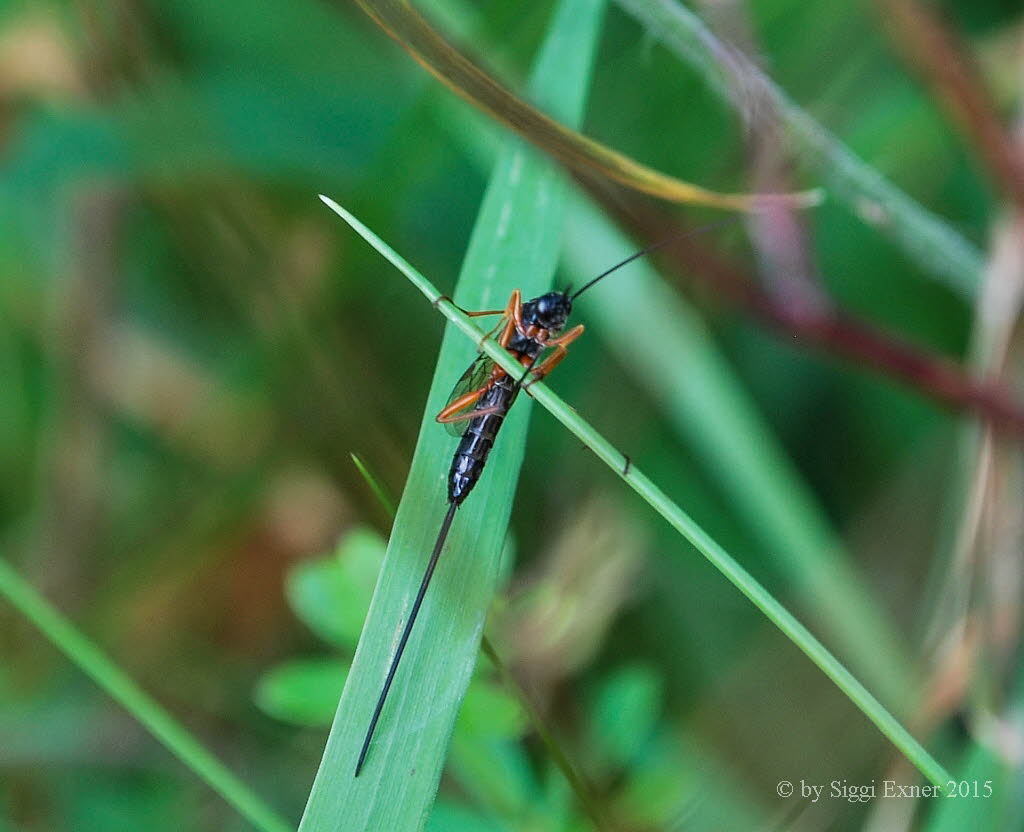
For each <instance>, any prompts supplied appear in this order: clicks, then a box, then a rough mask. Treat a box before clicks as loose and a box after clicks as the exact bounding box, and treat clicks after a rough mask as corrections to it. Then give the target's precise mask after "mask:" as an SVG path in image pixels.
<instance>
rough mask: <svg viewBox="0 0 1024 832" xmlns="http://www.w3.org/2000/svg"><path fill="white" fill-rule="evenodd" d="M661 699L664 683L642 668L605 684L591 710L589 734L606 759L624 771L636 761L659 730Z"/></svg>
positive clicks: (630, 669) (636, 667) (631, 669)
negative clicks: (656, 729) (657, 729)
mask: <svg viewBox="0 0 1024 832" xmlns="http://www.w3.org/2000/svg"><path fill="white" fill-rule="evenodd" d="M661 697H662V684H661V679H660V678H659V677H658V675H657V674H656V673H654V671H653V670H651V669H650V668H649V667H645V666H643V665H632V666H630V667H625V668H622V669H621V670H618V671H616V672H615V673H614V674H613V675H612V676H611V677H609V678H608V679H606V680H604V681H603V682H602V684H601V686H600V688H599V690H598V692H597V694H596V695H595V696H594V699H593V702H592V703H591V706H590V723H591V724H590V730H591V734H592V738H593V741H594V742H595V744H596V745H597V746H598V748H599V750H600V754H601V756H602V757H603V758H604V759H606V760H607V761H608V762H610V763H612V764H613V765H615V766H617V767H625V766H627V765H628V764H629V763H630V762H632V761H633V760H634V759H635V758H636V756H637V754H638V753H639V752H640V750H641V749H642V748H643V746H644V745H645V744H646V743H647V741H648V740H649V739H650V738H651V735H652V734H653V733H654V730H655V728H656V727H657V724H658V716H659V715H660V713H661Z"/></svg>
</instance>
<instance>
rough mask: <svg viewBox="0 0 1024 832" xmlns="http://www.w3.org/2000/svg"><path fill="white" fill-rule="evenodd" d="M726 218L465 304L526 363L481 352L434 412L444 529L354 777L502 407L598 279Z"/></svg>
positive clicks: (564, 344) (562, 346)
mask: <svg viewBox="0 0 1024 832" xmlns="http://www.w3.org/2000/svg"><path fill="white" fill-rule="evenodd" d="M728 222H731V220H726V221H724V222H719V223H713V224H711V225H709V226H705V227H703V228H698V229H696V230H694V231H690V232H684V233H683V234H678V235H676V236H674V237H670V238H669V239H667V240H662V241H661V242H660V243H656V244H654V245H653V246H650V247H649V248H645V249H643V250H642V251H638V252H636V253H635V254H632V255H630V256H629V257H627V258H626V259H625V260H623V261H621V262H620V263H616V264H615V265H614V266H612V267H611V268H610V269H607V270H606V271H604V272H602V273H601V274H599V275H598V276H597V277H595V278H594V279H593V280H591V281H589V282H588V283H587V284H586V285H584V286H583V288H581V289H579V290H577V291H576V292H573V293H572V294H570V289H569V288H567V289H566V290H565V291H564V292H548V293H547V294H545V295H541V296H539V297H536V298H534V299H533V300H528V301H525V302H524V301H523V298H522V293H521V292H520V291H519V290H518V289H516V290H515V291H513V292H512V296H511V297H510V298H509V301H508V304H507V305H506V306H505V308H504V309H487V310H483V311H479V312H471V311H467V310H465V309H463V310H461V311H462V312H463V313H464V314H466V315H468V316H469V317H471V318H479V317H484V316H487V315H500V316H501V319H500V320H499V321H498V324H497V325H496V326H495V327H494V328H493V329H492V330H491V331H490V332H489V333H488V335H487V337H488V338H492V337H495V336H497V343H498V344H499V345H500V346H502V347H503V348H504V349H506V350H508V352H509V353H511V354H512V355H513V356H514V357H515V358H516V359H517V360H518V361H519V363H520V364H522V365H523V373H522V375H521V376H520V377H519V378H513V377H512V376H510V375H509V374H508V373H506V372H505V370H504V369H502V368H501V367H500V366H499V365H498V364H497V363H496V362H495V361H494V360H493V359H491V358H490V357H489V356H487V355H486V354H485V353H482V352H481V354H480V355H478V356H477V358H476V360H475V361H474V362H473V363H472V364H471V365H470V366H469V369H467V370H466V372H465V373H463V375H462V378H460V379H459V381H458V383H457V384H456V385H455V389H454V390H453V391H452V394H451V396H450V397H449V399H448V403H447V404H446V405H445V407H444V408H443V409H442V410H441V412H440V413H438V414H437V421H438V422H441V423H442V424H444V425H445V426H446V427H447V428H448V430H449V432H450V433H452V434H454V435H456V436H461V437H462V440H461V441H460V442H459V446H458V448H456V450H455V456H454V457H453V458H452V465H451V469H450V470H449V472H448V511H447V513H446V514H445V516H444V520H443V521H442V523H441V530H440V531H439V532H438V534H437V541H436V543H434V549H433V552H432V554H431V556H430V561H429V562H428V563H427V569H426V572H424V574H423V580H422V581H421V582H420V587H419V590H418V592H417V593H416V599H415V600H414V601H413V605H412V610H411V611H410V612H409V618H408V620H407V621H406V622H405V628H404V629H403V630H402V636H401V638H400V639H399V641H398V648H397V649H396V650H395V655H394V657H393V658H392V659H391V664H390V666H389V667H388V673H387V676H386V677H385V679H384V685H383V687H382V688H381V692H380V696H379V697H378V699H377V706H376V708H374V711H373V717H372V718H371V719H370V726H369V728H367V731H366V737H365V739H364V740H363V747H362V749H361V750H360V752H359V759H358V760H357V761H356V773H355V776H356V777H358V776H359V772H360V771H361V770H362V768H363V763H364V762H365V761H366V754H367V752H368V751H369V749H370V741H371V740H372V739H373V733H374V730H375V729H376V727H377V721H378V720H379V719H380V714H381V711H382V710H383V709H384V702H385V700H386V699H387V696H388V691H389V690H390V689H391V683H392V682H393V681H394V678H395V673H396V672H397V670H398V665H399V662H401V660H402V654H403V653H404V652H405V646H406V643H407V642H408V641H409V634H410V633H411V632H412V628H413V624H415V623H416V616H417V615H418V614H419V611H420V605H421V604H422V603H423V597H424V596H425V595H426V593H427V587H428V586H429V585H430V579H431V578H432V577H433V575H434V569H435V568H436V567H437V562H438V559H439V558H440V556H441V550H442V549H443V548H444V544H445V540H447V538H448V532H449V530H450V529H451V526H452V521H453V520H454V519H455V512H456V510H457V509H458V507H459V506H460V505H462V503H463V501H464V500H465V499H466V497H468V496H469V493H470V492H471V491H472V490H473V487H474V486H475V485H476V484H477V482H479V480H480V475H481V474H482V473H483V470H484V466H485V465H486V464H487V457H488V456H489V455H490V453H491V449H492V448H493V447H494V440H495V438H496V437H497V435H498V431H499V430H500V429H501V425H502V423H503V422H504V421H505V415H506V414H507V413H508V411H509V408H511V407H512V403H513V402H514V401H515V399H516V396H518V395H519V391H520V390H521V389H523V388H524V387H528V386H529V385H530V384H532V383H533V380H539V379H542V378H544V377H545V376H546V375H547V374H548V373H550V372H551V371H552V370H553V369H554V368H555V367H557V366H558V364H559V363H560V362H561V361H562V360H563V359H564V358H565V356H566V351H567V349H568V347H569V345H570V344H571V343H572V342H573V341H575V340H576V339H577V338H579V337H580V335H582V334H583V325H582V324H579V325H577V326H574V327H573V328H572V329H570V330H568V331H567V332H564V333H563V330H564V329H565V325H566V323H567V322H568V320H569V315H570V314H571V313H572V304H573V301H574V300H576V298H578V297H579V296H580V295H581V294H583V293H584V292H585V291H587V290H588V289H589V288H590V287H592V286H593V285H594V284H595V283H597V282H598V281H599V280H601V279H602V278H604V277H607V276H608V275H610V274H611V273H612V272H614V271H616V270H617V269H620V268H622V267H623V266H625V265H626V264H627V263H631V262H632V261H633V260H636V259H637V258H638V257H642V256H643V255H645V254H649V253H650V252H652V251H655V250H656V249H659V248H661V247H662V246H665V245H668V244H669V243H671V242H674V241H676V240H679V239H682V238H684V237H688V236H692V235H694V234H699V233H701V232H703V231H706V230H709V229H710V228H715V227H717V226H720V225H724V224H726V223H728ZM440 300H447V298H439V299H438V302H440ZM528 376H532V377H533V380H531V381H527V377H528Z"/></svg>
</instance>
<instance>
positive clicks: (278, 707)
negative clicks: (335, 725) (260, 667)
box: [256, 658, 348, 727]
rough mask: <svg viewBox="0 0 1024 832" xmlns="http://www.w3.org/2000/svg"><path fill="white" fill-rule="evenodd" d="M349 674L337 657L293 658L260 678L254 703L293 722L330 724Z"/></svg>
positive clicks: (278, 716)
mask: <svg viewBox="0 0 1024 832" xmlns="http://www.w3.org/2000/svg"><path fill="white" fill-rule="evenodd" d="M347 676H348V662H343V661H341V660H340V659H326V658H321V659H296V660H294V661H290V662H286V663H284V664H282V665H278V666H277V667H275V668H273V669H272V670H270V671H268V672H267V673H265V674H264V675H263V678H262V679H260V683H259V685H257V687H256V704H257V705H258V706H259V708H260V710H261V711H263V713H265V714H267V715H268V716H272V717H274V719H279V720H281V721H282V722H290V723H292V724H293V725H313V726H318V727H319V726H326V725H330V724H331V719H333V717H334V712H335V710H337V707H338V700H339V699H340V698H341V690H342V688H343V687H344V686H345V678H346V677H347Z"/></svg>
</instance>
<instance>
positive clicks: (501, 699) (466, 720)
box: [455, 679, 527, 739]
mask: <svg viewBox="0 0 1024 832" xmlns="http://www.w3.org/2000/svg"><path fill="white" fill-rule="evenodd" d="M526 723H527V719H526V714H525V713H523V709H522V707H521V706H520V705H519V702H518V701H516V699H514V698H513V697H512V696H511V695H510V694H509V693H508V691H506V690H505V688H503V687H502V686H501V685H499V684H497V683H496V682H492V681H489V680H486V679H474V680H473V681H472V682H470V683H469V690H468V691H467V692H466V698H465V699H464V700H463V702H462V708H461V709H460V710H459V716H458V719H457V720H456V721H455V731H456V733H459V732H462V733H464V734H467V735H472V736H486V737H493V738H495V739H514V738H516V737H518V736H519V735H520V734H522V732H523V729H524V728H525V726H526Z"/></svg>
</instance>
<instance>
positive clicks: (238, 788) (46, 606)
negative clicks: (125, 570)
mask: <svg viewBox="0 0 1024 832" xmlns="http://www.w3.org/2000/svg"><path fill="white" fill-rule="evenodd" d="M0 594H2V595H3V596H4V597H5V598H7V600H8V601H9V602H10V603H11V604H12V605H13V606H14V607H15V609H17V610H18V611H19V612H20V613H21V614H22V615H24V616H25V618H27V619H28V620H29V621H31V622H32V624H34V625H35V626H36V627H37V628H38V629H39V630H40V632H42V633H43V635H44V636H46V637H47V638H48V639H49V640H50V641H51V642H52V643H53V644H54V645H55V646H56V647H57V648H58V649H59V650H60V651H61V652H62V653H64V655H65V656H67V657H68V658H69V659H70V660H71V661H72V662H74V663H75V664H76V665H78V667H79V668H80V669H81V670H82V671H83V672H84V673H85V674H86V675H88V676H89V677H90V678H92V680H93V681H94V682H96V684H97V685H99V686H100V687H101V688H103V690H105V691H106V692H107V693H108V694H110V696H111V697H112V698H113V699H114V700H115V701H117V702H118V703H119V704H120V705H121V706H122V707H123V708H124V709H125V710H126V711H128V713H130V714H131V715H132V716H133V717H134V718H135V719H136V720H138V721H139V723H141V724H142V725H143V726H144V727H145V728H146V730H148V731H149V732H150V733H151V734H152V735H153V736H154V737H156V738H157V739H158V740H159V741H160V742H162V743H163V744H164V745H165V746H167V748H168V749H169V750H170V751H171V753H173V754H174V755H176V756H177V757H178V759H179V760H181V761H182V762H183V763H184V764H185V765H186V766H188V768H190V769H191V770H192V771H193V772H195V774H196V775H197V776H198V777H199V778H201V779H202V780H204V781H205V782H206V783H207V785H209V787H210V788H211V789H213V790H214V791H215V792H217V793H218V794H219V795H220V796H221V797H223V798H224V800H226V801H227V802H228V803H229V804H231V805H232V806H234V807H235V809H237V810H238V812H239V813H240V814H241V815H242V816H243V817H245V818H247V819H248V820H249V821H250V822H251V823H252V825H253V826H255V827H256V828H257V829H262V830H264V832H287V830H290V829H294V827H293V826H292V825H291V824H289V823H288V822H287V821H285V820H284V819H283V818H282V817H281V816H280V815H278V814H277V813H276V812H275V811H274V810H273V809H271V808H270V807H269V806H268V805H267V804H266V803H264V802H263V801H262V800H261V799H260V798H259V797H258V796H257V795H256V794H255V793H253V792H252V791H251V790H250V789H249V787H248V786H246V785H245V783H243V782H242V781H241V780H239V779H238V778H237V777H235V775H234V774H232V773H231V772H230V771H229V770H228V769H227V768H225V767H224V765H223V764H222V763H221V762H220V761H219V760H217V758H216V757H214V756H213V755H212V754H211V753H210V752H209V751H207V750H206V749H205V748H203V746H202V745H200V744H199V743H198V742H197V741H196V740H195V738H194V737H193V736H192V735H191V734H190V733H189V732H188V730H187V729H186V728H185V727H184V726H182V725H180V724H179V723H178V722H177V721H175V719H174V718H173V717H172V716H171V715H170V714H169V713H167V711H165V710H164V709H163V708H161V707H160V706H159V705H158V704H157V703H156V702H155V701H154V700H153V699H152V698H151V697H150V696H149V695H148V694H146V693H145V692H144V691H143V690H142V689H141V688H140V687H139V686H138V685H136V684H135V682H133V681H132V680H131V679H130V678H128V676H127V675H126V674H125V673H124V672H123V671H121V670H120V669H119V668H118V667H117V666H116V665H115V664H114V663H113V662H112V661H111V660H110V659H109V658H107V657H106V656H105V655H104V654H103V653H102V651H100V649H99V648H98V647H97V646H96V645H95V644H93V643H92V642H91V641H90V640H89V639H88V638H86V637H85V636H84V635H82V633H80V632H79V631H78V630H77V629H75V627H74V625H73V624H72V623H71V622H70V621H68V620H67V619H66V618H65V617H64V616H63V615H61V614H60V613H59V612H58V611H57V610H56V609H54V607H53V606H52V605H51V604H50V603H49V602H48V601H47V600H46V599H45V598H43V596H42V595H40V594H39V593H38V592H36V591H35V589H33V587H32V586H31V584H29V583H28V582H26V581H25V580H23V579H22V578H21V576H20V575H18V573H17V572H15V571H14V570H13V569H12V568H11V567H10V565H9V564H8V563H7V562H6V561H5V560H3V559H0Z"/></svg>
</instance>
